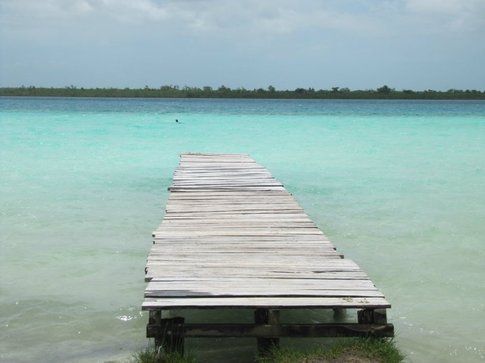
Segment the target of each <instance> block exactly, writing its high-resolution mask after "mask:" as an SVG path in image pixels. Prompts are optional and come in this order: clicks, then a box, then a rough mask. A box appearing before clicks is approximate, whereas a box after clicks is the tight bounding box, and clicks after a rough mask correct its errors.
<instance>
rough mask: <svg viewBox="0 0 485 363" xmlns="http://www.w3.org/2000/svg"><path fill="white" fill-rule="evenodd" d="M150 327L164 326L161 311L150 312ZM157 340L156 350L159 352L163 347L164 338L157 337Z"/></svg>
mask: <svg viewBox="0 0 485 363" xmlns="http://www.w3.org/2000/svg"><path fill="white" fill-rule="evenodd" d="M148 325H156V326H161V325H162V311H161V310H150V311H149V312H148ZM154 338H155V349H156V350H158V349H159V348H160V347H161V346H162V343H163V341H162V338H161V336H160V335H157V336H155V337H154Z"/></svg>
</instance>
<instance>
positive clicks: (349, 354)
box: [134, 338, 404, 363]
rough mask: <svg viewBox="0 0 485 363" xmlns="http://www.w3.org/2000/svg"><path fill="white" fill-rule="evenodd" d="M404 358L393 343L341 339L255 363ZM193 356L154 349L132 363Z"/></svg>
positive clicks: (181, 362) (176, 362) (370, 362)
mask: <svg viewBox="0 0 485 363" xmlns="http://www.w3.org/2000/svg"><path fill="white" fill-rule="evenodd" d="M403 359H404V355H403V354H402V353H401V352H400V351H399V350H398V349H397V348H396V346H395V344H394V341H393V340H387V339H375V338H347V339H341V340H339V341H338V342H337V343H336V344H333V345H330V346H329V347H327V346H325V347H320V348H317V349H313V350H310V351H300V350H295V349H289V348H278V349H274V350H272V351H271V352H269V354H268V355H267V356H264V357H256V362H258V363H337V362H339V363H345V362H352V363H374V362H375V363H399V362H402V361H403ZM195 362H197V359H196V358H195V357H194V356H192V355H189V356H180V355H178V354H169V355H158V354H157V352H156V351H155V349H154V348H147V349H146V350H143V351H141V352H139V353H137V354H135V356H134V363H195Z"/></svg>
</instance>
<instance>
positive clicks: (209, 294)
mask: <svg viewBox="0 0 485 363" xmlns="http://www.w3.org/2000/svg"><path fill="white" fill-rule="evenodd" d="M169 190H170V195H169V198H168V201H167V203H166V205H165V216H164V218H163V221H162V223H161V224H160V226H159V227H158V228H157V229H156V230H155V231H154V232H153V236H154V245H153V247H152V249H151V252H150V254H149V256H148V258H147V264H146V276H145V278H146V280H147V281H150V283H149V284H148V286H147V288H146V290H145V295H146V296H147V297H146V298H145V302H144V304H143V308H144V309H153V308H157V309H158V308H168V309H169V308H189V307H196V308H210V307H214V308H215V307H262V308H273V309H274V308H278V307H282V308H294V307H332V308H339V307H342V308H348V307H359V308H369V307H379V308H385V307H388V306H389V303H388V302H387V301H386V300H385V299H384V297H383V295H382V293H381V292H380V291H379V290H378V289H377V288H376V287H375V286H374V284H373V283H372V281H371V280H370V279H369V277H368V276H367V275H366V274H365V272H363V271H362V270H361V269H360V268H359V266H358V265H357V264H355V262H353V261H351V260H348V259H343V258H342V256H341V254H339V253H338V252H337V251H336V250H335V247H334V246H333V245H332V243H331V242H330V241H329V240H328V238H327V237H326V236H325V235H324V234H323V233H322V232H321V230H320V229H318V228H317V226H316V225H315V223H314V222H313V221H312V220H311V219H310V218H309V217H308V216H307V215H306V213H305V212H304V210H303V209H302V208H301V207H300V205H299V204H298V202H297V201H296V200H295V198H294V197H293V196H292V195H291V194H290V193H288V192H287V191H286V190H285V188H284V187H283V185H282V184H281V183H280V182H279V181H278V180H276V179H275V178H274V177H273V176H272V175H271V173H270V172H269V171H268V170H267V169H266V168H264V167H263V166H261V165H259V164H257V163H256V162H255V161H254V160H253V159H251V158H250V157H249V156H248V155H240V154H192V153H186V154H182V155H181V158H180V165H179V167H178V168H177V169H176V170H175V172H174V178H173V183H172V185H171V187H170V188H169Z"/></svg>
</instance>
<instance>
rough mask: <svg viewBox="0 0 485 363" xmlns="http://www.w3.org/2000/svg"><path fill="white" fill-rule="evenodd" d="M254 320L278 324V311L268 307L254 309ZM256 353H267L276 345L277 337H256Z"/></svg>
mask: <svg viewBox="0 0 485 363" xmlns="http://www.w3.org/2000/svg"><path fill="white" fill-rule="evenodd" d="M254 322H255V323H256V324H261V325H278V324H279V323H280V311H279V310H270V309H256V310H255V311H254ZM257 341H258V343H257V344H258V353H259V354H260V355H265V354H267V353H268V352H269V351H270V350H271V348H273V347H278V346H279V343H280V340H279V338H257Z"/></svg>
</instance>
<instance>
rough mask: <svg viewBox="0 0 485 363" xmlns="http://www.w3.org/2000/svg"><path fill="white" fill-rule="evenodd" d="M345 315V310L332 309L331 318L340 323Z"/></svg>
mask: <svg viewBox="0 0 485 363" xmlns="http://www.w3.org/2000/svg"><path fill="white" fill-rule="evenodd" d="M346 314H347V309H343V308H334V309H333V318H334V319H335V320H336V321H342V320H343V319H344V318H345V315H346Z"/></svg>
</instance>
